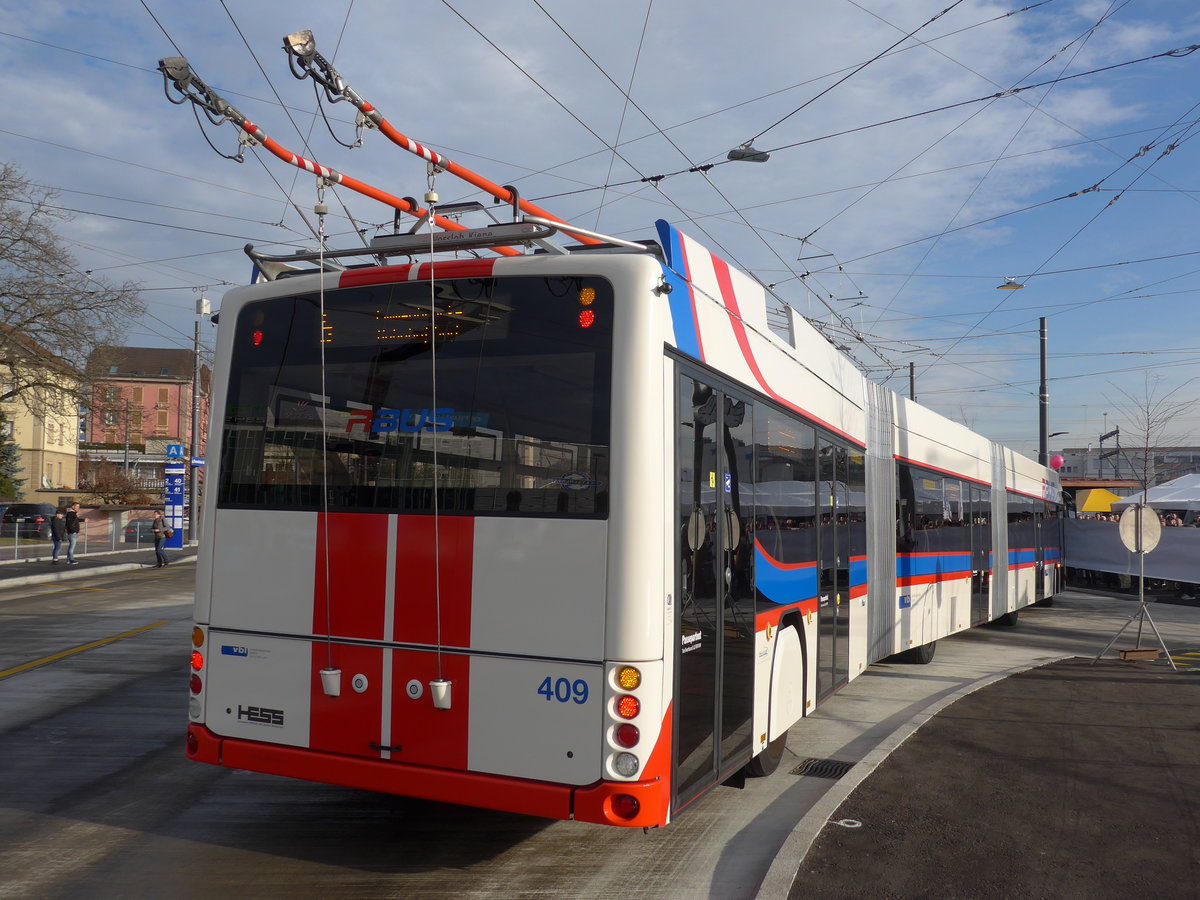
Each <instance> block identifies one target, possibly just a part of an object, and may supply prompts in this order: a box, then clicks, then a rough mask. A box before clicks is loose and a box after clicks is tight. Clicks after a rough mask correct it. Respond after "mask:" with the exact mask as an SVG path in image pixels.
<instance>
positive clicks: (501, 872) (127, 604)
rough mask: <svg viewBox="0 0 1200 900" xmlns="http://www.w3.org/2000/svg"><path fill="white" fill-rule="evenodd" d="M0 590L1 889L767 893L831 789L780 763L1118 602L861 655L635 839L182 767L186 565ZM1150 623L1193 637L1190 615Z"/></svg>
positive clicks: (891, 718)
mask: <svg viewBox="0 0 1200 900" xmlns="http://www.w3.org/2000/svg"><path fill="white" fill-rule="evenodd" d="M2 578H3V572H0V579H2ZM2 584H3V582H2V581H0V897H20V898H38V897H54V898H70V897H85V896H86V897H88V898H106V897H121V898H125V897H130V896H145V897H168V896H169V897H172V898H191V897H203V898H206V900H209V898H212V897H214V896H217V897H220V896H222V895H235V894H237V895H242V896H250V897H256V898H258V897H285V896H286V897H289V898H304V897H322V898H339V897H389V896H396V897H405V898H449V897H455V898H459V897H504V898H510V897H511V898H534V897H536V898H539V900H544V898H558V897H562V898H567V897H570V898H576V897H584V898H617V897H620V898H630V897H654V898H689V900H690V898H696V897H716V898H743V897H754V896H755V895H756V892H757V893H758V895H759V896H763V897H767V896H786V893H787V888H788V886H790V883H791V876H792V875H794V873H795V872H796V870H797V868H798V867H799V865H800V863H801V861H802V859H803V856H804V852H806V850H807V846H808V843H809V842H811V839H807V842H806V839H805V837H804V833H805V830H806V829H807V830H809V831H812V832H813V834H814V835H815V833H816V832H817V831H819V825H820V824H823V822H824V820H823V818H822V815H827V813H822V812H821V811H822V809H823V806H822V804H828V803H829V802H831V801H830V798H832V797H835V796H836V790H835V789H834V787H833V786H834V785H836V784H837V783H836V782H830V781H828V780H826V779H821V778H812V777H801V776H797V775H793V774H791V773H790V770H791V769H793V768H794V767H795V766H796V765H797V763H799V762H800V760H801V759H803V758H805V757H828V758H838V759H848V760H850V761H858V760H861V759H864V758H865V757H866V756H867V755H869V754H870V753H871V751H872V750H873V749H874V748H876V747H878V746H879V744H880V742H881V741H886V739H887V738H888V737H889V736H890V735H892V734H894V733H895V732H896V730H897V729H898V728H900V727H902V726H903V725H904V724H905V723H908V722H910V721H911V720H912V718H913V717H914V716H915V715H918V714H919V713H920V711H921V710H923V709H926V708H928V706H929V705H930V704H931V703H935V702H938V700H939V699H944V698H946V697H948V696H951V695H953V694H954V692H956V691H960V690H963V689H965V688H966V687H969V686H971V685H975V684H977V683H978V682H979V681H980V680H981V679H984V678H989V677H993V676H995V675H996V674H997V673H1000V672H1004V671H1007V670H1009V669H1011V668H1014V667H1021V666H1028V665H1033V664H1036V663H1037V662H1039V661H1042V662H1044V661H1047V660H1050V659H1054V658H1058V657H1060V656H1067V655H1077V654H1079V653H1080V652H1084V653H1086V652H1088V651H1089V650H1090V651H1091V652H1095V651H1098V650H1099V648H1100V647H1101V646H1102V645H1103V644H1104V642H1105V641H1106V640H1107V639H1108V637H1110V636H1111V634H1112V633H1113V632H1115V630H1116V628H1117V627H1119V625H1120V624H1121V622H1123V621H1124V615H1125V614H1126V613H1127V612H1128V609H1129V604H1128V603H1125V602H1123V601H1114V600H1107V599H1103V598H1087V597H1070V598H1064V599H1061V600H1060V601H1059V603H1058V605H1056V606H1055V607H1054V608H1052V609H1037V610H1031V611H1028V612H1027V613H1023V614H1022V619H1021V624H1019V625H1018V626H1017V627H1016V628H1009V629H980V630H976V631H974V632H971V633H969V634H967V635H964V636H962V637H960V638H955V639H951V640H947V641H943V642H942V643H941V644H940V645H939V650H938V656H937V659H935V660H934V662H933V663H932V664H931V665H929V666H924V667H917V666H895V665H892V666H876V667H872V669H871V670H869V671H868V672H867V673H866V674H865V675H863V676H862V677H860V678H859V679H857V680H856V681H855V682H854V683H852V684H851V685H850V686H849V687H848V688H846V689H845V690H844V691H843V692H842V693H841V694H839V695H838V696H837V697H836V698H834V699H833V700H832V701H831V702H829V703H828V704H826V705H824V706H823V707H822V708H821V709H819V710H818V711H817V713H816V714H815V715H814V716H812V717H811V718H809V719H806V720H804V721H802V722H801V723H800V724H799V725H798V726H797V727H796V728H795V729H793V732H792V734H791V738H790V750H789V753H788V755H787V756H786V757H785V760H784V764H783V765H782V766H781V767H780V769H779V771H778V772H776V773H775V774H774V775H773V776H771V777H770V778H765V779H755V780H751V781H748V782H747V785H746V788H745V789H744V790H737V789H734V788H730V787H722V788H718V789H717V790H715V791H713V792H712V793H711V794H709V795H708V796H707V797H705V798H704V799H702V800H701V801H699V802H697V803H696V804H695V806H694V808H693V809H690V810H689V811H688V812H687V813H686V814H685V815H684V816H682V817H681V818H680V819H679V820H678V821H676V822H674V823H672V824H671V825H670V826H669V827H667V828H665V829H661V830H656V831H652V832H649V833H643V832H641V831H629V830H625V829H612V828H605V827H602V826H593V825H586V824H581V823H573V822H554V821H547V820H542V819H535V818H530V817H526V816H517V815H511V814H505V813H499V812H492V811H487V810H476V809H470V808H464V807H456V806H448V805H443V804H434V803H426V802H419V801H413V800H409V799H405V798H399V797H391V796H386V795H377V794H371V793H365V792H358V791H351V790H346V789H343V788H337V787H331V786H328V785H319V784H309V783H303V782H296V781H291V780H288V779H283V778H277V777H272V776H266V775H258V774H253V773H242V772H233V771H229V770H224V769H218V768H214V767H209V766H204V765H199V764H196V763H192V762H189V761H188V760H186V759H185V757H184V752H183V737H184V728H185V723H186V696H187V694H186V679H187V669H186V659H187V652H188V649H189V648H188V639H187V635H188V629H189V626H190V600H191V591H192V588H193V569H192V567H191V566H190V565H188V564H186V563H182V562H181V563H180V564H179V565H176V566H172V567H170V568H168V569H165V570H152V569H151V570H146V569H143V570H139V571H129V572H122V573H110V574H107V575H105V574H96V575H94V576H91V577H85V578H78V579H75V580H73V581H71V582H69V583H68V582H63V583H58V584H43V585H30V586H23V587H18V588H15V589H11V590H4V589H3V587H2ZM1155 618H1156V621H1158V622H1159V626H1160V628H1162V629H1163V630H1164V633H1165V634H1166V635H1167V636H1168V639H1169V640H1184V639H1186V640H1191V641H1192V642H1193V643H1194V644H1195V645H1196V646H1200V610H1194V609H1186V608H1176V609H1172V610H1167V609H1159V610H1155ZM112 638H116V639H115V640H110V639H112ZM101 641H107V642H106V643H97V642H101ZM92 645H94V646H92ZM83 647H88V648H89V649H83V650H79V651H78V652H68V651H72V650H74V649H76V648H83ZM60 654H61V655H60ZM30 663H40V664H37V665H33V666H29V664H30ZM830 811H832V809H831V810H830ZM814 816H815V819H814ZM789 870H790V871H789ZM764 877H765V878H766V879H767V880H766V882H764ZM773 878H774V880H772V879H773ZM785 881H786V883H784V882H785ZM772 885H776V886H778V885H783V887H782V893H778V892H776V893H772V890H773V887H772Z"/></svg>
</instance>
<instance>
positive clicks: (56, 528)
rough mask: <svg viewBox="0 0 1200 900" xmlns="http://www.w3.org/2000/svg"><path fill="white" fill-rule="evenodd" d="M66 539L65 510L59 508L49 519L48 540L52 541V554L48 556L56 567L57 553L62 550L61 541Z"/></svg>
mask: <svg viewBox="0 0 1200 900" xmlns="http://www.w3.org/2000/svg"><path fill="white" fill-rule="evenodd" d="M66 539H67V510H66V508H65V507H62V506H60V507H59V508H58V509H56V510H55V511H54V515H53V516H51V517H50V540H52V541H54V552H53V553H51V554H50V562H52V563H54V565H56V566H57V565H58V553H59V551H60V550H62V545H63V541H65V540H66Z"/></svg>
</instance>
